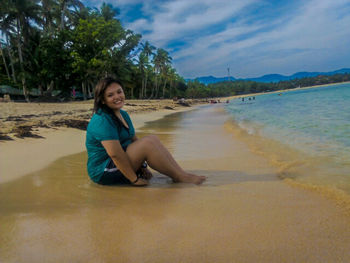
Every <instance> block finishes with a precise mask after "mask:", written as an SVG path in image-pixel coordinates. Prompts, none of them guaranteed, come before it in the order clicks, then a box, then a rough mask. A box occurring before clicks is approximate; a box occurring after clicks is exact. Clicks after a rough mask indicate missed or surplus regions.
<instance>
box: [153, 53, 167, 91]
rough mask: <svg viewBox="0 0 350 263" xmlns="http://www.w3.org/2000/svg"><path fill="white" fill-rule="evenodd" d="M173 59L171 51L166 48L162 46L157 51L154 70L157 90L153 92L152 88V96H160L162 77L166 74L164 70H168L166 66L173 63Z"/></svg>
mask: <svg viewBox="0 0 350 263" xmlns="http://www.w3.org/2000/svg"><path fill="white" fill-rule="evenodd" d="M171 60H172V58H171V57H170V56H169V53H168V52H167V51H166V50H164V49H162V48H158V49H157V53H156V55H155V56H154V59H153V63H154V71H155V73H156V79H155V91H154V92H153V89H152V95H151V97H153V96H155V97H158V92H159V86H160V81H161V77H162V75H164V72H165V71H166V67H167V66H168V65H171Z"/></svg>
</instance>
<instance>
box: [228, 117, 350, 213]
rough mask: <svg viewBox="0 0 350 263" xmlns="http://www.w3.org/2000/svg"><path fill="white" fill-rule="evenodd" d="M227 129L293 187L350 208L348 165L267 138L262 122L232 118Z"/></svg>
mask: <svg viewBox="0 0 350 263" xmlns="http://www.w3.org/2000/svg"><path fill="white" fill-rule="evenodd" d="M224 128H225V129H226V130H227V131H228V132H230V133H231V134H233V135H234V136H235V138H236V139H238V140H240V141H243V142H244V143H245V144H246V145H247V146H248V147H249V149H250V150H251V151H252V152H253V153H255V154H258V155H260V156H263V157H264V158H265V159H266V160H267V161H268V162H270V164H271V165H273V166H274V167H276V168H277V170H278V176H279V178H281V179H283V180H286V182H288V183H289V184H292V183H293V185H294V186H301V187H303V188H305V189H309V190H315V191H317V192H319V193H323V194H324V195H325V196H327V197H332V199H335V200H338V201H339V200H341V202H340V201H339V202H340V203H342V204H347V206H348V208H349V209H350V176H349V174H347V173H346V171H347V169H348V167H339V166H338V165H337V164H336V163H334V159H332V158H329V157H328V156H313V155H310V154H307V153H305V152H302V151H300V150H298V149H295V148H292V147H291V146H290V145H289V144H287V143H282V142H280V141H278V140H274V139H271V138H268V137H265V136H263V133H262V132H261V129H262V127H261V126H259V125H254V124H252V123H249V124H248V123H247V122H246V123H245V125H242V123H239V122H236V121H235V120H234V119H230V120H228V121H227V122H226V123H225V124H224ZM252 130H253V131H254V132H251V131H252ZM338 201H337V202H338ZM349 211H350V210H349Z"/></svg>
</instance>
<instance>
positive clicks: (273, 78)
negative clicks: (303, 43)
mask: <svg viewBox="0 0 350 263" xmlns="http://www.w3.org/2000/svg"><path fill="white" fill-rule="evenodd" d="M344 73H350V68H343V69H339V70H335V71H331V72H297V73H295V74H293V75H291V76H284V75H280V74H269V75H264V76H262V77H258V78H246V79H236V78H234V77H232V76H230V80H251V81H256V82H265V83H269V82H279V81H284V80H291V79H301V78H307V77H316V76H319V75H329V76H330V75H335V74H344ZM188 80H192V81H193V80H196V81H199V82H200V83H203V84H206V85H207V84H211V83H217V82H223V81H228V80H229V77H224V78H216V77H213V76H207V77H199V78H195V79H188Z"/></svg>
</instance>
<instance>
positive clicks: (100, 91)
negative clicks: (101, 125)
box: [93, 77, 130, 133]
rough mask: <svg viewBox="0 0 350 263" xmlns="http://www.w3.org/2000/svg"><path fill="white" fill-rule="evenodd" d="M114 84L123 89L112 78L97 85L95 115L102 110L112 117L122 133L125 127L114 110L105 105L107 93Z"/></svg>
mask: <svg viewBox="0 0 350 263" xmlns="http://www.w3.org/2000/svg"><path fill="white" fill-rule="evenodd" d="M113 83H115V84H118V85H120V87H123V85H122V84H121V82H120V81H119V80H116V79H114V78H112V77H106V78H103V79H101V80H100V81H99V82H98V83H97V85H96V88H95V100H94V109H93V113H97V112H98V110H100V109H101V110H103V111H104V112H106V113H108V114H109V115H110V116H111V117H112V120H113V121H114V122H115V123H116V125H117V128H118V132H119V133H120V131H121V128H122V127H125V126H124V124H123V123H122V121H121V120H120V119H119V118H117V117H116V116H115V114H114V112H113V110H112V109H110V108H109V107H108V106H107V105H106V104H104V103H103V100H104V95H105V91H106V89H107V88H108V87H109V86H110V85H111V84H113ZM125 128H126V127H125ZM126 129H127V130H128V132H130V131H129V129H128V128H126Z"/></svg>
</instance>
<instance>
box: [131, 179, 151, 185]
mask: <svg viewBox="0 0 350 263" xmlns="http://www.w3.org/2000/svg"><path fill="white" fill-rule="evenodd" d="M132 185H133V186H146V185H148V181H147V180H145V179H142V178H141V177H139V179H138V180H137V181H136V182H135V183H132Z"/></svg>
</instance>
